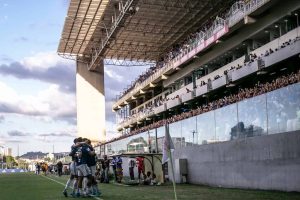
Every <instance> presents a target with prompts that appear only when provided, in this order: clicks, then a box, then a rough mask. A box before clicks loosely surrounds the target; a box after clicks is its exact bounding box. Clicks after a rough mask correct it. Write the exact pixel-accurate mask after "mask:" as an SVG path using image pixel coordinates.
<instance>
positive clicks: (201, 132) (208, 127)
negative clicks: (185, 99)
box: [197, 111, 216, 144]
mask: <svg viewBox="0 0 300 200" xmlns="http://www.w3.org/2000/svg"><path fill="white" fill-rule="evenodd" d="M197 132H198V143H199V144H209V143H213V142H215V141H216V134H215V118H214V111H211V112H207V113H204V114H201V115H198V116H197Z"/></svg>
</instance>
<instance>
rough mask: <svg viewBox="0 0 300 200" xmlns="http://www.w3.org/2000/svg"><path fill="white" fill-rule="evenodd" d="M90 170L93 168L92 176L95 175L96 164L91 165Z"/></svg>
mask: <svg viewBox="0 0 300 200" xmlns="http://www.w3.org/2000/svg"><path fill="white" fill-rule="evenodd" d="M90 170H91V174H92V176H95V174H96V165H94V166H90Z"/></svg>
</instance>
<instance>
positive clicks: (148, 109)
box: [120, 37, 300, 123]
mask: <svg viewBox="0 0 300 200" xmlns="http://www.w3.org/2000/svg"><path fill="white" fill-rule="evenodd" d="M298 40H300V37H296V38H294V39H293V40H292V39H289V40H288V41H287V42H284V43H282V44H281V45H280V46H279V47H278V48H275V50H273V49H272V48H269V49H268V50H266V52H265V54H261V55H260V56H257V55H256V53H250V54H249V55H247V56H245V60H244V64H241V65H240V64H238V65H237V66H231V67H230V69H229V70H225V71H224V73H223V74H224V75H227V74H228V73H231V72H233V71H234V70H238V69H241V68H242V67H247V66H250V65H249V64H250V63H252V62H254V61H257V60H258V59H261V58H262V57H266V56H269V55H271V54H272V53H274V52H276V51H278V50H279V49H282V48H285V47H287V46H289V45H291V44H293V43H295V42H296V41H298ZM222 76H223V75H216V76H214V79H213V80H217V79H219V78H221V77H222ZM207 83H208V84H211V80H210V79H208V81H207ZM207 83H206V82H205V81H201V82H200V85H199V86H200V87H201V86H203V85H206V84H207ZM197 87H198V86H197V85H196V86H195V88H197ZM189 92H191V90H190V89H188V88H186V93H189ZM176 98H180V96H179V95H175V96H174V97H172V98H168V97H165V98H162V97H161V98H160V99H159V100H157V101H155V102H154V104H151V105H150V106H145V108H143V109H141V110H139V111H138V112H136V113H132V115H131V116H130V117H128V118H126V119H123V121H122V122H125V121H128V120H130V119H132V118H136V117H139V116H140V117H141V116H143V115H149V114H151V113H154V108H155V107H158V106H161V105H163V104H164V103H166V102H167V101H169V100H174V99H176ZM122 122H120V123H122Z"/></svg>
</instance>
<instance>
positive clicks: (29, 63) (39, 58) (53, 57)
mask: <svg viewBox="0 0 300 200" xmlns="http://www.w3.org/2000/svg"><path fill="white" fill-rule="evenodd" d="M20 63H21V64H22V65H24V66H26V68H28V69H30V70H34V69H35V68H38V69H48V68H51V67H53V66H56V65H60V64H62V65H70V64H73V63H74V61H71V60H67V59H63V58H61V57H59V56H58V55H57V53H56V52H40V53H36V54H34V55H33V56H29V57H25V58H24V59H23V60H22V61H20Z"/></svg>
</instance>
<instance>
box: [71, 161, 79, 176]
mask: <svg viewBox="0 0 300 200" xmlns="http://www.w3.org/2000/svg"><path fill="white" fill-rule="evenodd" d="M70 174H71V175H74V176H75V175H77V169H76V164H75V162H74V161H73V162H71V164H70Z"/></svg>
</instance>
